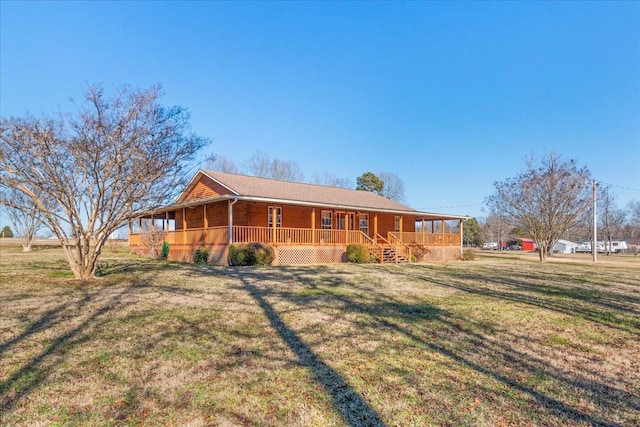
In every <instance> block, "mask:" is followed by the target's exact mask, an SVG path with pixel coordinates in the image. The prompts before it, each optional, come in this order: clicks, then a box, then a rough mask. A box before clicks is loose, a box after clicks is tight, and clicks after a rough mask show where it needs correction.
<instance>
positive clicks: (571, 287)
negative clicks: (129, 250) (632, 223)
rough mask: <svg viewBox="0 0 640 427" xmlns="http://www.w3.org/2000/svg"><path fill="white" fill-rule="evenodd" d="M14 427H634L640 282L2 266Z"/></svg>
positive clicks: (317, 270)
mask: <svg viewBox="0 0 640 427" xmlns="http://www.w3.org/2000/svg"><path fill="white" fill-rule="evenodd" d="M0 251H1V252H0V424H3V425H16V426H20V425H24V426H27V425H39V424H41V425H46V424H53V425H83V426H84V425H96V426H98V425H121V424H132V425H150V426H151V425H191V426H198V425H221V426H226V425H266V426H268V425H273V426H275V425H309V426H325V425H329V426H331V425H335V426H341V425H350V426H357V425H388V426H392V425H393V426H395V425H522V424H523V423H524V424H528V425H545V426H546V425H634V424H638V423H640V417H639V416H638V413H639V411H640V398H639V396H640V374H638V372H640V356H638V355H639V354H640V344H639V342H638V335H639V334H638V332H639V331H640V286H639V283H640V277H639V274H638V273H639V272H640V270H639V269H637V268H634V267H629V268H624V267H619V266H616V267H607V266H593V265H587V264H580V263H562V264H560V263H548V264H546V265H540V264H537V263H533V262H529V261H528V260H526V259H524V260H523V259H509V258H496V257H492V258H490V259H486V258H485V259H480V260H478V261H474V262H466V263H451V264H414V265H404V266H380V265H333V266H318V267H263V268H237V269H234V268H215V267H202V268H201V267H195V266H193V265H187V264H177V263H170V262H161V261H149V260H142V259H139V258H135V257H132V256H129V255H127V254H114V255H111V254H108V255H110V256H111V258H110V259H105V261H104V265H103V273H104V276H103V278H102V279H101V280H98V281H96V282H95V283H91V284H88V285H86V284H80V283H77V282H75V281H73V280H71V279H69V278H67V277H65V276H64V274H63V272H64V271H65V270H66V267H65V265H64V260H63V259H62V253H61V251H60V250H59V249H58V250H55V249H47V250H42V251H37V252H34V253H32V254H22V253H18V252H17V251H16V252H12V251H11V250H7V248H4V247H3V248H0Z"/></svg>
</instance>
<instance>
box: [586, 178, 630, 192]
mask: <svg viewBox="0 0 640 427" xmlns="http://www.w3.org/2000/svg"><path fill="white" fill-rule="evenodd" d="M596 181H598V182H599V183H600V184H605V185H608V186H610V187H616V188H622V189H624V190H629V191H637V192H638V193H640V189H637V188H631V187H623V186H622V185H616V184H611V183H608V182H604V181H600V180H597V179H596Z"/></svg>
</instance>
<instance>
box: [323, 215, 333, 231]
mask: <svg viewBox="0 0 640 427" xmlns="http://www.w3.org/2000/svg"><path fill="white" fill-rule="evenodd" d="M321 226H322V229H323V230H331V211H322V213H321Z"/></svg>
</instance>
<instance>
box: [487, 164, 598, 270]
mask: <svg viewBox="0 0 640 427" xmlns="http://www.w3.org/2000/svg"><path fill="white" fill-rule="evenodd" d="M526 164H527V168H526V170H525V171H524V172H523V173H520V174H519V175H517V176H516V177H514V178H509V179H507V180H505V181H502V182H496V183H495V184H494V187H495V189H496V192H495V193H494V194H493V195H491V196H489V197H488V198H487V205H488V207H489V209H490V211H491V212H492V213H493V214H494V215H497V216H499V217H501V218H505V219H511V220H512V221H513V224H514V225H515V226H516V227H520V228H522V229H523V230H524V231H525V232H527V233H528V234H529V236H530V237H531V238H532V239H533V240H534V241H535V243H536V245H537V246H538V253H539V255H540V262H544V261H545V260H546V258H547V255H548V254H550V253H551V250H552V249H553V246H554V245H555V244H556V242H557V241H558V239H560V238H561V237H562V235H563V234H564V233H565V232H566V231H567V230H568V229H569V228H570V227H571V225H572V224H574V222H575V221H576V218H578V216H579V215H580V214H581V213H582V212H584V211H585V210H586V209H588V207H589V203H590V201H591V199H590V197H589V193H588V191H586V190H587V185H588V178H589V171H588V170H587V169H586V168H578V167H577V165H576V163H575V161H573V160H569V161H563V160H562V159H561V156H560V155H557V154H555V153H548V154H547V155H546V156H545V157H544V158H543V159H542V161H541V162H540V166H536V164H535V159H533V158H531V159H528V160H527V162H526Z"/></svg>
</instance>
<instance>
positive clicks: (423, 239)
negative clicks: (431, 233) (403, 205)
mask: <svg viewBox="0 0 640 427" xmlns="http://www.w3.org/2000/svg"><path fill="white" fill-rule="evenodd" d="M420 231H422V244H423V245H424V244H425V243H424V242H425V238H424V217H422V229H421V230H420Z"/></svg>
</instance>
